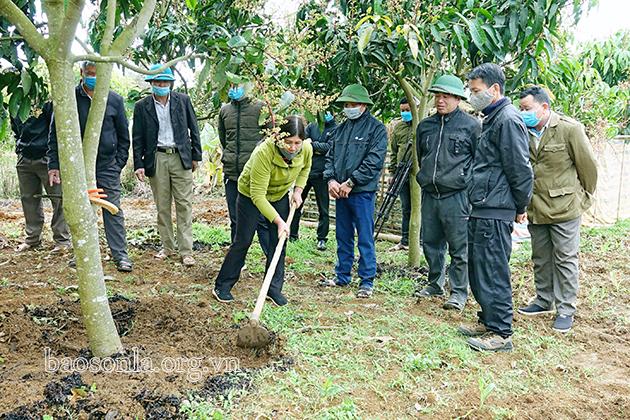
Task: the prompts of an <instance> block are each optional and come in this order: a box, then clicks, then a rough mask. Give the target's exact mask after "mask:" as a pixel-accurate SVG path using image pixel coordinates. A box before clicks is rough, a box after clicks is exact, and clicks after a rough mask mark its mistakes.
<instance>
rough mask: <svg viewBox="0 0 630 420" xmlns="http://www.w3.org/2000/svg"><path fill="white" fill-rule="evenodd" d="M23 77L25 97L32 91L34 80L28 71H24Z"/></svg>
mask: <svg viewBox="0 0 630 420" xmlns="http://www.w3.org/2000/svg"><path fill="white" fill-rule="evenodd" d="M21 77H22V90H24V95H28V92H29V91H30V90H31V85H32V83H33V79H31V75H30V74H29V72H28V71H27V70H26V69H22V75H21Z"/></svg>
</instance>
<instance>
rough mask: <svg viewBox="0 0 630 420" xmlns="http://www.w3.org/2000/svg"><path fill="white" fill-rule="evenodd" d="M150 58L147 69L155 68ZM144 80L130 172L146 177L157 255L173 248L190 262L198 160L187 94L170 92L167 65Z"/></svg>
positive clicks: (170, 72) (170, 75)
mask: <svg viewBox="0 0 630 420" xmlns="http://www.w3.org/2000/svg"><path fill="white" fill-rule="evenodd" d="M160 67H161V65H160V64H154V65H153V66H152V67H151V70H157V69H159V68H160ZM144 80H146V81H147V82H149V83H151V95H149V96H147V97H146V98H144V99H141V100H140V101H138V102H136V105H135V108H134V111H133V162H134V169H135V173H136V176H137V177H138V179H139V180H140V181H144V177H145V175H146V176H147V177H148V178H149V182H150V184H151V190H152V191H153V201H154V202H155V207H156V208H157V214H158V217H157V224H158V232H159V233H160V240H161V241H162V249H161V250H160V252H158V253H157V254H156V255H155V258H157V259H159V260H163V259H166V258H168V257H170V256H172V255H173V254H174V253H175V250H176V249H177V250H178V251H179V255H180V257H181V260H182V264H184V265H185V266H187V267H189V266H192V265H194V264H195V259H194V258H193V256H192V251H193V249H192V247H193V237H192V204H193V174H192V173H193V171H195V169H196V168H197V164H198V163H199V162H200V161H201V141H200V139H199V128H198V127H197V117H196V116H195V111H194V110H193V106H192V103H191V101H190V98H189V97H188V95H185V94H183V93H179V92H173V91H172V89H173V83H174V81H175V77H174V76H173V70H171V69H170V68H167V69H165V70H163V71H162V72H161V73H159V74H155V75H149V76H147V77H146V78H145V79H144ZM173 201H174V202H175V214H176V217H177V245H175V237H174V235H173V221H172V216H171V208H172V206H173Z"/></svg>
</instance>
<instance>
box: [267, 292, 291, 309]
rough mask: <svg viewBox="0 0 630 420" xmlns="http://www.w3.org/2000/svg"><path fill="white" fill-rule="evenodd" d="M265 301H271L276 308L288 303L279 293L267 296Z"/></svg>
mask: <svg viewBox="0 0 630 420" xmlns="http://www.w3.org/2000/svg"><path fill="white" fill-rule="evenodd" d="M267 299H269V300H270V301H272V302H273V303H274V304H275V305H276V306H284V305H286V304H287V303H289V301H287V298H285V297H284V295H283V294H282V293H280V292H275V293H269V294H268V295H267Z"/></svg>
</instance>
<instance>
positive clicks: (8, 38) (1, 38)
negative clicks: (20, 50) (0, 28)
mask: <svg viewBox="0 0 630 420" xmlns="http://www.w3.org/2000/svg"><path fill="white" fill-rule="evenodd" d="M2 41H24V37H23V36H0V42H2Z"/></svg>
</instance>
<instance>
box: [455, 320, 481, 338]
mask: <svg viewBox="0 0 630 420" xmlns="http://www.w3.org/2000/svg"><path fill="white" fill-rule="evenodd" d="M457 332H458V333H460V334H461V335H465V336H466V337H479V336H482V335H484V334H486V333H487V332H488V329H487V328H486V326H485V325H483V324H482V323H479V322H478V323H476V324H475V325H460V326H459V327H457Z"/></svg>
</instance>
